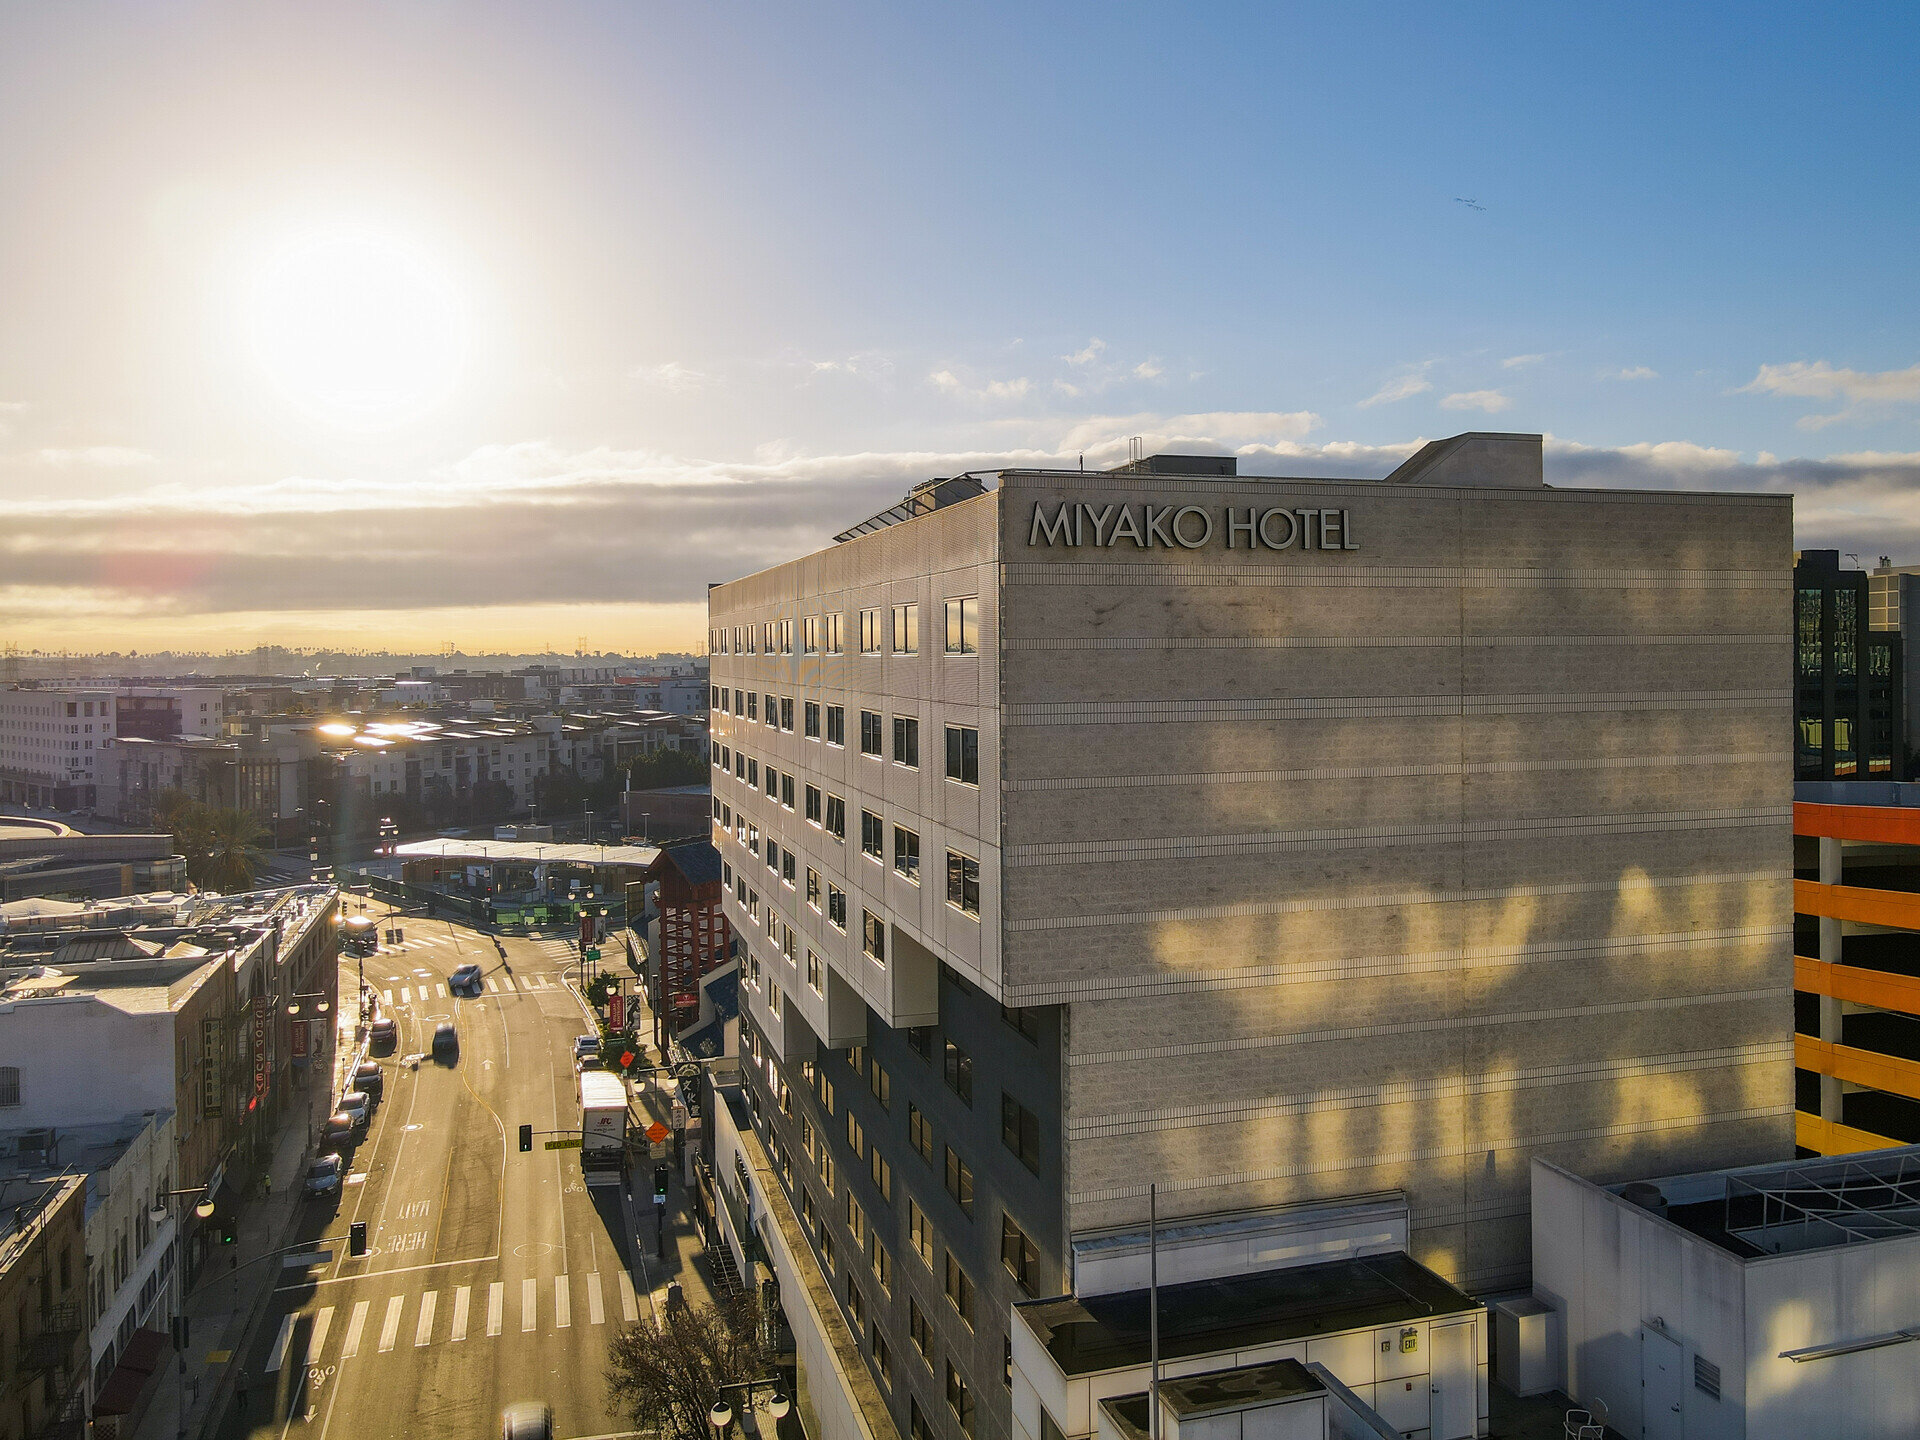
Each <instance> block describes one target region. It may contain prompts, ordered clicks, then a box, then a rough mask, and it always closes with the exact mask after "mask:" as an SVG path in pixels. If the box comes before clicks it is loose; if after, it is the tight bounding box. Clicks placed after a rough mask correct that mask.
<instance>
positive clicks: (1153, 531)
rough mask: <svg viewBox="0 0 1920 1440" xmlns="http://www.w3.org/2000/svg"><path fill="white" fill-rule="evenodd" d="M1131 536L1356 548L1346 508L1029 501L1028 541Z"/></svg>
mask: <svg viewBox="0 0 1920 1440" xmlns="http://www.w3.org/2000/svg"><path fill="white" fill-rule="evenodd" d="M1122 541H1131V542H1132V543H1133V545H1134V547H1135V548H1136V549H1139V550H1151V549H1153V548H1154V546H1156V545H1158V546H1162V547H1164V548H1165V549H1168V550H1173V549H1181V550H1203V549H1205V548H1206V547H1207V546H1209V545H1222V546H1224V548H1226V549H1228V550H1358V549H1359V548H1360V542H1359V541H1357V540H1355V539H1354V538H1353V519H1352V516H1351V515H1349V513H1348V512H1347V511H1345V510H1316V509H1312V508H1306V509H1299V510H1289V509H1287V508H1286V507H1285V506H1273V507H1271V508H1263V507H1261V506H1258V505H1248V506H1244V507H1242V506H1239V505H1223V506H1220V507H1218V508H1210V507H1208V506H1205V505H1117V504H1116V505H1088V504H1086V503H1085V502H1084V501H1078V500H1063V501H1061V503H1060V504H1059V505H1057V506H1055V507H1054V510H1053V513H1052V514H1051V515H1049V514H1048V513H1047V507H1046V506H1045V505H1035V506H1034V507H1033V521H1032V523H1031V524H1030V525H1029V526H1028V528H1027V544H1029V545H1045V546H1047V547H1048V548H1049V549H1051V548H1052V547H1054V546H1055V545H1065V546H1077V545H1090V546H1095V547H1098V548H1102V549H1110V548H1112V547H1113V546H1115V545H1118V544H1120V543H1121V542H1122Z"/></svg>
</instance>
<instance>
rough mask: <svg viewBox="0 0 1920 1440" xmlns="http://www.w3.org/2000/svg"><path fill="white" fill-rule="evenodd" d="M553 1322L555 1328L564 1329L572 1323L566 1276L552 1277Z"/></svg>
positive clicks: (570, 1301) (571, 1308) (571, 1303)
mask: <svg viewBox="0 0 1920 1440" xmlns="http://www.w3.org/2000/svg"><path fill="white" fill-rule="evenodd" d="M553 1324H554V1328H555V1329H556V1330H565V1329H567V1328H568V1327H569V1326H571V1325H572V1324H573V1301H572V1299H571V1298H570V1297H569V1296H568V1294H567V1277H566V1276H564V1275H556V1276H554V1277H553Z"/></svg>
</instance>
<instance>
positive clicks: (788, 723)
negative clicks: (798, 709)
mask: <svg viewBox="0 0 1920 1440" xmlns="http://www.w3.org/2000/svg"><path fill="white" fill-rule="evenodd" d="M780 728H781V729H782V730H784V731H786V732H787V734H789V735H791V734H792V733H793V697H792V696H791V695H782V696H781V697H780Z"/></svg>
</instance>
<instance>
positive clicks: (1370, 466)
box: [0, 0, 1920, 648]
mask: <svg viewBox="0 0 1920 1440" xmlns="http://www.w3.org/2000/svg"><path fill="white" fill-rule="evenodd" d="M1916 48H1917V47H1916V27H1915V23H1914V17H1913V12H1912V10H1911V7H1899V8H1896V7H1869V6H1851V7H1827V8H1819V9H1816V8H1813V7H1805V6H1795V7H1787V6H1754V5H1742V6H1737V7H1735V6H1706V5H1695V6H1685V7H1674V6H1670V5H1669V6H1658V7H1656V6H1631V7H1629V6H1606V7H1573V6H1539V5H1532V6H1518V5H1514V6H1452V7H1440V6H1427V5H1412V4H1407V5H1393V6H1360V5H1339V6H1334V5H1318V6H1278V5H1266V6H1231V5H1213V6H1205V7H1186V8H1174V7H1161V6H1140V5H1133V6H1127V5H1101V6H1092V5H1085V6H1066V5H1033V4H1028V5H1019V6H986V5H974V6H966V7H926V6H911V5H897V4H896V5H809V6H777V5H745V4H709V5H699V6H667V5H649V4H636V3H621V4H606V5H564V6H534V5H530V4H529V5H483V4H472V3H460V4H454V3H451V0H443V3H436V4H413V5H384V6H366V5H359V6H356V5H341V6H327V7H307V8H306V9H304V10H302V9H296V8H295V7H287V6H282V7H271V8H263V7H257V6H237V5H236V6H222V5H211V4H151V3H142V4H134V3H120V4H111V3H100V4H92V5H78V6H59V7H40V6H26V5H17V6H12V7H8V8H5V9H0V193H4V194H6V195H7V196H8V208H7V212H6V213H7V216H8V219H7V223H5V224H4V225H0V510H6V511H7V512H9V513H8V514H7V515H6V517H5V518H6V519H7V522H8V523H7V527H6V529H7V532H8V533H9V534H10V536H11V539H9V540H5V541H0V544H4V545H7V546H8V547H9V550H8V551H7V552H5V553H8V554H9V559H10V564H9V569H10V570H11V571H12V574H11V576H10V577H0V638H7V639H11V640H13V641H14V642H15V643H21V644H28V645H33V644H49V645H52V644H73V645H77V646H87V647H89V648H91V647H93V646H96V645H97V646H99V647H100V648H124V646H123V644H116V643H111V642H112V641H113V638H114V637H116V636H126V637H128V638H127V640H126V641H125V642H124V643H138V644H141V645H142V646H151V645H153V644H156V643H162V641H163V640H172V641H173V642H175V643H192V642H194V641H196V640H198V641H201V642H204V643H233V644H252V643H255V641H257V640H280V641H282V642H285V643H300V642H302V641H307V642H310V643H311V642H322V641H324V642H326V643H340V642H342V641H347V640H355V639H357V640H360V641H362V642H364V643H387V642H394V643H401V642H405V641H407V640H409V639H414V638H417V636H420V635H429V634H431V635H435V636H441V637H443V638H451V639H455V640H456V641H458V642H459V643H462V644H464V645H467V646H468V647H469V648H477V647H479V646H480V645H482V644H483V643H485V642H488V641H489V640H501V641H519V642H526V643H532V642H533V641H535V640H537V639H538V638H539V636H540V635H541V633H542V632H545V631H550V632H551V633H552V634H553V635H555V636H563V637H571V636H573V635H577V634H581V633H586V634H589V635H590V637H591V638H592V639H593V640H594V642H595V643H596V644H604V645H607V646H616V645H617V646H627V647H637V648H650V647H651V646H652V645H654V644H670V643H680V644H691V643H694V642H695V641H696V640H697V637H698V634H699V624H698V619H697V615H698V610H699V603H698V602H699V600H700V596H701V592H702V588H703V582H704V580H706V579H719V578H725V577H726V576H728V575H732V574H738V573H741V572H742V571H743V570H746V569H750V568H753V567H754V566H756V565H759V564H762V563H766V562H767V561H769V560H771V559H775V558H779V557H781V556H783V555H786V554H790V553H792V552H793V551H794V550H795V549H798V548H800V547H802V546H807V545H812V544H815V543H817V542H818V541H819V540H820V539H821V538H822V537H823V536H824V535H826V534H829V533H831V531H832V530H833V529H834V528H837V525H838V524H839V523H843V522H845V521H847V520H851V519H854V518H858V516H859V515H861V514H863V513H866V511H867V510H869V509H871V508H873V507H874V506H875V505H876V504H878V503H885V501H886V500H888V499H891V498H893V497H894V496H895V494H896V493H897V492H898V491H899V490H900V489H901V488H902V487H903V486H904V484H905V483H907V482H908V481H910V480H912V479H915V478H919V477H922V476H924V475H927V474H938V473H944V472H945V471H947V470H949V469H953V468H960V467H962V466H966V465H974V464H987V463H991V462H992V461H993V460H994V459H996V458H999V457H1005V458H1008V459H1017V460H1019V461H1021V462H1022V463H1042V462H1045V461H1048V460H1064V461H1066V463H1073V458H1074V457H1075V456H1077V455H1079V454H1083V453H1084V454H1086V455H1087V457H1088V462H1089V464H1094V463H1110V462H1111V460H1112V459H1113V458H1114V457H1115V456H1116V455H1119V456H1124V453H1125V445H1126V437H1127V436H1128V435H1132V434H1141V435H1145V436H1147V437H1148V440H1149V443H1152V444H1156V445H1158V444H1165V445H1168V446H1174V445H1181V446H1191V447H1193V448H1207V449H1227V450H1237V451H1239V452H1240V453H1241V454H1242V455H1243V456H1244V457H1245V459H1244V461H1243V469H1247V470H1257V471H1267V472H1271V473H1323V472H1325V471H1328V470H1344V471H1348V472H1351V473H1372V474H1377V473H1384V472H1385V471H1386V470H1387V469H1390V468H1391V466H1392V464H1393V463H1394V462H1395V460H1396V459H1397V458H1398V457H1399V456H1400V455H1402V454H1404V453H1406V451H1407V450H1408V449H1409V448H1410V447H1411V446H1412V445H1413V444H1415V443H1417V442H1418V441H1419V440H1421V439H1423V438H1428V437H1432V436H1436V435H1444V434H1450V433H1453V432H1455V431H1458V430H1463V429H1471V428H1483V429H1495V428H1500V429H1520V430H1540V431H1544V432H1546V433H1547V434H1548V435H1549V436H1550V437H1551V443H1550V447H1549V478H1550V480H1555V481H1558V482H1560V483H1568V484H1572V483H1582V484H1639V485H1676V484H1678V485H1690V486H1703V487H1735V488H1750V489H1763V488H1765V489H1780V488H1790V489H1793V490H1794V491H1795V492H1796V494H1797V495H1798V497H1799V501H1798V507H1797V508H1798V513H1799V516H1800V529H1801V537H1802V540H1803V542H1804V543H1809V544H1833V545H1837V546H1839V547H1841V548H1843V549H1848V550H1854V551H1866V550H1871V551H1873V552H1874V553H1876V554H1877V553H1885V552H1889V551H1890V552H1892V553H1893V558H1894V559H1895V560H1896V562H1905V561H1920V505H1916V504H1915V501H1914V495H1915V491H1916V488H1920V353H1916V352H1917V351H1920V344H1916V340H1915V337H1916V335H1920V326H1916V323H1915V321H1916V316H1915V314H1914V310H1915V306H1916V303H1920V302H1916V296H1915V286H1914V284H1913V279H1912V272H1913V270H1914V263H1913V260H1912V256H1913V253H1914V251H1915V244H1914V240H1913V234H1912V232H1913V229H1914V217H1915V210H1916V206H1915V197H1914V188H1915V179H1916V162H1915V159H1914V156H1915V154H1916V152H1917V150H1920V147H1916V144H1915V141H1916V135H1915V130H1916V127H1917V122H1916V119H1915V114H1916V110H1915V105H1914V98H1915V96H1914V92H1915V88H1916V87H1915V84H1914V81H1913V79H1912V76H1913V75H1914V73H1915V68H1916V67H1915V62H1916V59H1917V58H1920V57H1916V54H1915V50H1916ZM1462 200H1471V201H1473V202H1475V203H1474V205H1472V206H1469V205H1467V204H1463V203H1461V201H1462ZM343 234H344V235H349V236H351V237H358V238H354V239H351V240H350V241H349V242H341V243H347V244H348V245H349V248H350V249H351V248H352V247H354V246H357V247H358V249H352V254H353V255H355V256H359V257H360V258H361V259H363V260H366V261H367V263H365V264H361V263H359V261H358V260H356V261H355V264H354V265H352V266H349V267H347V268H346V269H345V270H342V269H341V268H340V267H339V266H337V265H336V266H334V267H333V268H331V269H327V268H325V267H324V266H323V267H322V269H321V271H320V272H319V273H320V274H321V276H322V280H323V281H324V284H321V282H311V283H309V282H308V281H302V284H303V285H305V286H306V288H303V289H299V290H298V291H297V292H296V293H294V294H293V298H292V300H288V299H287V296H286V295H285V294H280V295H279V300H278V301H276V302H275V303H276V304H278V308H275V307H274V304H267V303H266V302H262V301H261V300H260V298H259V297H260V294H261V293H263V292H262V286H266V287H267V288H268V289H269V290H270V289H271V286H272V285H274V284H283V288H284V283H283V282H284V274H285V273H286V271H287V267H286V265H285V264H283V262H285V261H286V258H287V257H288V256H289V255H291V256H294V257H296V259H297V258H298V257H300V256H303V255H307V254H308V253H309V252H311V251H313V250H314V249H315V247H316V246H318V247H319V249H320V251H321V252H322V253H323V258H324V254H326V253H331V252H327V250H326V247H327V246H328V245H334V246H335V248H336V249H338V248H339V247H338V244H337V243H336V242H338V241H339V237H340V236H341V235H343ZM368 235H371V236H373V237H374V238H373V239H372V240H368V241H365V242H364V243H363V240H364V237H366V236H368ZM316 237H317V238H316ZM367 257H371V258H370V259H367ZM382 266H385V267H387V269H388V270H390V271H392V274H383V273H382V269H381V267H382ZM276 267H278V268H276ZM294 268H295V269H296V270H297V268H298V267H297V266H295V267H294ZM303 273H304V272H303ZM262 275H265V276H267V277H268V278H267V279H266V280H262V279H261V278H260V277H261V276H262ZM276 276H280V277H283V278H282V279H281V280H276V279H275V278H274V277H276ZM342 276H344V277H345V278H344V279H342V278H341V277H342ZM396 277H397V278H396ZM420 277H425V278H420ZM416 281H417V287H416V288H421V287H423V288H421V294H422V295H424V296H425V298H424V299H423V300H422V301H421V305H420V307H419V313H420V314H421V315H423V316H425V317H426V318H425V319H422V320H420V321H419V328H418V333H415V332H414V331H408V330H406V329H405V328H404V327H401V328H400V329H399V330H396V331H394V333H391V334H389V333H387V331H388V330H392V329H393V326H394V325H395V324H397V323H398V322H395V321H393V319H392V315H391V313H390V312H393V311H395V310H402V311H407V313H409V314H411V313H413V312H412V310H411V309H409V298H410V292H409V291H408V290H407V288H406V287H407V285H408V284H414V283H415V282H416ZM314 284H320V290H318V291H316V290H314V288H313V286H314ZM332 284H343V285H346V286H348V287H349V289H350V290H351V289H352V288H353V287H359V288H360V289H361V290H362V291H364V292H365V293H363V294H360V295H359V296H358V297H357V298H358V301H359V302H360V303H361V311H360V312H354V313H365V314H367V315H369V316H371V317H372V318H371V321H370V323H369V325H368V326H366V327H364V334H363V333H362V331H361V330H351V327H350V333H349V335H348V338H347V341H346V342H344V344H343V348H341V350H340V353H339V354H338V355H329V356H327V357H324V358H327V359H328V361H329V364H330V366H331V368H328V367H327V366H321V367H320V368H319V369H318V370H317V371H316V368H315V366H314V365H313V364H310V363H307V362H308V361H310V360H311V358H312V347H311V346H310V345H308V344H307V341H306V339H305V337H306V335H307V334H308V333H309V332H307V331H299V330H298V328H297V326H296V329H295V331H292V332H289V331H285V330H284V329H283V330H282V331H280V332H275V333H267V334H266V335H265V338H264V339H263V338H262V325H263V324H264V323H265V322H263V321H262V320H261V319H260V315H261V314H262V313H270V314H271V315H274V316H281V317H283V318H284V316H285V314H286V313H287V306H288V305H295V308H296V309H297V308H298V305H312V304H331V303H333V300H332V298H330V293H331V292H327V291H326V288H325V287H326V285H332ZM249 297H251V298H249ZM393 297H398V298H397V300H396V299H394V298H393ZM270 298H271V297H270ZM281 301H284V302H285V303H279V302H281ZM355 301H356V296H355V295H354V294H348V295H346V296H345V297H344V299H343V300H342V301H341V303H343V304H346V305H347V306H348V307H349V310H351V307H352V305H353V303H355ZM296 302H297V304H296ZM442 302H444V304H443V303H442ZM263 306H264V310H263ZM435 306H440V307H441V308H440V309H435V308H434V307H435ZM249 307H252V308H251V309H249ZM443 311H444V314H443V313H442V312H443ZM329 313H331V312H329ZM435 316H438V317H440V318H438V319H435V318H434V317H435ZM448 317H451V318H448ZM297 318H298V317H297V316H296V319H297ZM309 318H311V317H309ZM276 323H279V322H276ZM383 325H384V326H385V327H386V329H383V328H382V327H383ZM249 326H251V327H252V328H251V329H249V328H248V327H249ZM436 327H437V328H436ZM355 335H359V336H360V343H361V344H362V346H363V350H362V352H360V353H356V352H355V351H354V348H353V343H352V342H353V337H354V336H355ZM416 342H417V343H416ZM416 354H417V355H418V357H419V360H418V365H419V367H420V368H421V371H422V373H423V374H424V375H425V377H426V378H425V379H424V380H423V381H422V383H421V384H420V385H419V386H413V385H411V384H407V383H401V382H402V381H404V380H405V378H406V373H407V372H406V366H407V365H412V364H413V363H414V360H413V358H412V357H414V356H415V355H416ZM402 361H405V364H402V363H401V362H402ZM353 366H363V367H367V370H368V373H371V374H375V375H377V376H379V377H382V383H385V384H388V385H389V386H390V387H392V386H395V385H397V386H398V388H397V389H396V390H395V391H394V393H393V394H391V395H386V396H385V397H384V401H383V406H382V407H378V408H379V413H378V414H377V415H375V416H373V417H372V418H369V415H368V414H363V413H358V412H356V413H353V414H343V413H342V412H341V411H340V409H339V407H338V406H337V405H334V406H332V408H330V404H329V402H330V401H331V400H337V399H338V395H337V393H336V391H337V383H336V382H337V381H338V379H339V376H340V374H341V373H343V367H345V368H346V369H351V367H353ZM397 371H398V372H399V375H400V378H399V380H398V381H396V379H395V375H396V372H397ZM354 373H358V372H357V371H356V372H354ZM329 385H333V386H335V389H333V390H329V389H328V386H329ZM384 402H391V403H384ZM583 517H586V518H585V519H584V522H583ZM663 533H665V534H673V535H674V537H675V541H676V543H675V544H674V545H673V546H672V547H671V549H672V551H673V553H672V555H671V556H670V557H661V558H659V559H658V560H657V561H653V562H648V563H644V564H636V563H635V559H636V555H637V554H641V553H644V551H645V550H646V549H647V548H648V547H655V548H657V541H658V537H659V536H661V535H662V534H663ZM343 536H350V537H351V539H350V542H349V543H345V544H342V543H341V542H342V537H343ZM1868 558H1869V559H1871V558H1872V557H1871V556H1869V557H1868Z"/></svg>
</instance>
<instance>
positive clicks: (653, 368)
mask: <svg viewBox="0 0 1920 1440" xmlns="http://www.w3.org/2000/svg"><path fill="white" fill-rule="evenodd" d="M629 374H630V376H631V378H633V379H635V380H638V381H641V382H642V383H643V384H647V385H658V386H661V387H662V388H664V389H666V390H670V391H672V392H673V393H674V394H675V395H684V394H686V393H688V392H689V391H692V390H698V389H700V388H701V387H703V386H705V385H708V384H710V383H711V382H712V380H713V376H711V375H709V374H707V373H706V371H704V370H695V369H694V368H692V367H691V366H689V365H682V364H681V363H680V362H679V361H678V360H669V361H667V362H666V363H665V364H663V365H640V366H637V367H635V368H634V369H633V370H632V371H630V372H629Z"/></svg>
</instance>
